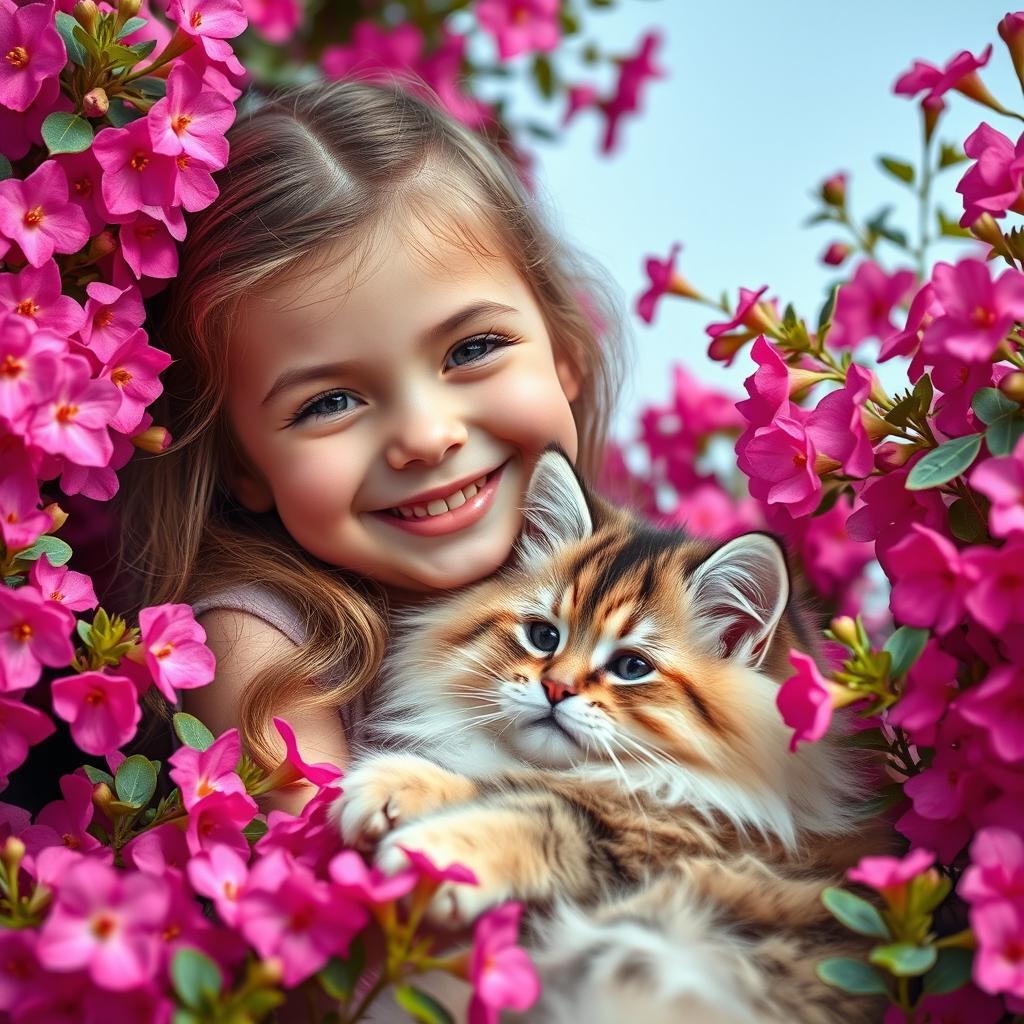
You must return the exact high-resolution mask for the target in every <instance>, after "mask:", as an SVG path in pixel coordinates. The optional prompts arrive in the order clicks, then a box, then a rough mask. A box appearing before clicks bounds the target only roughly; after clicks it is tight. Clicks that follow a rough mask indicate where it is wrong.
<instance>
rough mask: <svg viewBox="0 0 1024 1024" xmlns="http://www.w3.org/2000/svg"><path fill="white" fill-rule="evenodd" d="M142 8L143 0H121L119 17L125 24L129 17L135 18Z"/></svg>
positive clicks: (118, 11)
mask: <svg viewBox="0 0 1024 1024" xmlns="http://www.w3.org/2000/svg"><path fill="white" fill-rule="evenodd" d="M141 10H142V0H120V2H119V3H118V5H117V18H118V21H120V22H121V24H122V25H123V24H124V23H125V22H126V21H127V20H128V19H129V18H134V17H135V15H136V14H138V13H139V11H141Z"/></svg>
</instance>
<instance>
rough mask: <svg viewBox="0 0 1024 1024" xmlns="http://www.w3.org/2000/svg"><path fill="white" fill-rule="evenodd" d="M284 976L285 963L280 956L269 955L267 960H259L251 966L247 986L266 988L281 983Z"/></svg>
mask: <svg viewBox="0 0 1024 1024" xmlns="http://www.w3.org/2000/svg"><path fill="white" fill-rule="evenodd" d="M283 976H284V964H283V963H282V962H281V958H280V957H276V956H268V957H267V958H266V960H258V961H257V962H256V963H254V964H253V965H252V966H251V967H250V968H249V974H248V977H247V978H246V979H245V980H246V987H247V988H249V987H252V988H264V987H267V988H269V987H272V986H274V985H279V984H280V983H281V978H282V977H283Z"/></svg>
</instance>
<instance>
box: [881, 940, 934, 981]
mask: <svg viewBox="0 0 1024 1024" xmlns="http://www.w3.org/2000/svg"><path fill="white" fill-rule="evenodd" d="M937 955H938V954H937V952H936V949H935V947H934V946H915V945H913V943H910V942H893V943H890V944H889V945H888V946H875V948H874V949H873V950H871V953H870V955H869V957H868V959H869V960H870V961H871V962H872V963H873V964H876V965H877V966H879V967H884V968H885V969H886V970H887V971H888V972H889V973H890V974H895V975H896V977H897V978H916V977H917V976H918V975H919V974H924V973H925V971H930V970H931V969H932V967H933V966H934V965H935V960H936V958H937Z"/></svg>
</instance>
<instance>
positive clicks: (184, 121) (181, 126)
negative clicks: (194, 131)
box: [171, 114, 192, 135]
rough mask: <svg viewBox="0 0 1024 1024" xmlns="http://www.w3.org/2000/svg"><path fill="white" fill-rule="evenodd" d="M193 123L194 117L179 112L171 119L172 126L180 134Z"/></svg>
mask: <svg viewBox="0 0 1024 1024" xmlns="http://www.w3.org/2000/svg"><path fill="white" fill-rule="evenodd" d="M191 123H192V118H191V117H189V116H188V114H179V115H178V116H177V117H176V118H174V119H173V120H172V121H171V127H172V128H173V129H174V131H175V132H176V133H177V134H178V135H180V134H181V133H182V132H183V131H184V130H185V129H186V128H187V127H188V126H189V125H190V124H191Z"/></svg>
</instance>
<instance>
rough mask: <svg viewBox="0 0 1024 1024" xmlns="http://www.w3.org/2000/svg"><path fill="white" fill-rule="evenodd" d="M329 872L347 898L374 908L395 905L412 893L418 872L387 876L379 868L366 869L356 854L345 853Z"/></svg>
mask: <svg viewBox="0 0 1024 1024" xmlns="http://www.w3.org/2000/svg"><path fill="white" fill-rule="evenodd" d="M327 870H328V873H329V874H330V876H331V880H332V881H333V882H334V884H335V885H336V886H337V887H338V889H339V891H340V892H341V893H342V894H344V895H345V896H346V897H347V898H349V899H354V900H357V901H358V902H360V903H368V904H371V905H377V904H381V903H393V902H394V901H395V900H398V899H401V898H402V897H403V896H406V895H408V894H409V893H410V892H412V890H413V889H414V888H415V887H416V882H417V875H416V872H415V871H413V870H412V869H411V868H410V869H408V870H405V871H399V872H398V874H395V875H385V874H384V872H383V871H381V870H380V868H376V867H367V866H366V863H365V861H364V860H363V858H362V857H360V856H359V854H358V853H356V852H355V850H342V851H341V853H339V854H337V855H336V856H334V857H332V858H331V862H330V864H329V865H328V869H327Z"/></svg>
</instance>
